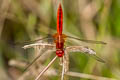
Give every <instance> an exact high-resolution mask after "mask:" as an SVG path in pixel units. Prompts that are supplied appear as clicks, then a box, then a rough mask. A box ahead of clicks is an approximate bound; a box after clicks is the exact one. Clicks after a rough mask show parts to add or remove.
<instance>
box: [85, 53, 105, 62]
mask: <svg viewBox="0 0 120 80" xmlns="http://www.w3.org/2000/svg"><path fill="white" fill-rule="evenodd" d="M86 55H88V56H90V57H92V58H94V59H95V60H97V61H99V62H102V63H105V61H104V60H103V59H101V58H100V57H98V56H97V55H96V54H86Z"/></svg>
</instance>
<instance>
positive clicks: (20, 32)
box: [0, 0, 120, 80]
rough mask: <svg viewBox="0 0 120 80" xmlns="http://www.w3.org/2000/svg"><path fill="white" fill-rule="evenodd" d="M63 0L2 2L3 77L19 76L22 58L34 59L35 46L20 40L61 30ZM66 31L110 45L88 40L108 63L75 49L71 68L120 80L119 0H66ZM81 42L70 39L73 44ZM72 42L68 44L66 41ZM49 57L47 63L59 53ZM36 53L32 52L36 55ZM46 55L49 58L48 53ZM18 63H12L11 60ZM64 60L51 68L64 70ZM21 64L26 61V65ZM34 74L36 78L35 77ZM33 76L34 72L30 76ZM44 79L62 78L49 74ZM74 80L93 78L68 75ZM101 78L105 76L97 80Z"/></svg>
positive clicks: (0, 63)
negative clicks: (58, 27)
mask: <svg viewBox="0 0 120 80" xmlns="http://www.w3.org/2000/svg"><path fill="white" fill-rule="evenodd" d="M58 2H59V1H58V0H0V80H17V79H18V78H19V77H21V76H22V74H23V73H22V71H23V69H24V68H25V66H24V67H21V66H19V65H20V64H21V63H22V62H31V61H32V60H33V57H32V56H33V55H34V54H35V53H34V51H33V49H27V50H24V49H22V46H23V45H24V44H22V45H21V44H20V45H19V44H18V45H16V44H15V43H16V42H20V43H22V42H24V41H30V40H35V39H37V38H42V37H44V36H48V35H47V34H54V33H55V32H56V13H57V7H58ZM62 8H63V13H64V14H63V17H64V20H63V21H64V23H63V25H64V28H63V33H65V34H67V35H70V36H74V37H78V38H84V39H91V40H100V41H104V42H106V43H107V45H99V44H97V45H94V44H84V45H88V46H89V47H91V48H93V49H94V50H95V51H96V52H97V55H98V56H99V57H101V58H102V59H104V60H105V62H106V64H104V63H100V62H98V61H96V60H94V59H92V58H90V57H88V56H86V55H82V54H79V53H70V71H73V72H78V73H83V74H90V75H97V76H101V77H105V78H107V80H110V78H112V79H116V80H120V1H119V0H63V1H62ZM70 44H72V45H82V43H81V42H79V41H75V40H73V41H71V42H70V43H69V44H68V45H70ZM66 46H67V44H66ZM53 54H54V55H51V56H50V57H47V59H45V60H44V61H43V62H42V63H41V64H42V65H43V66H46V65H47V64H48V63H49V61H50V60H51V59H52V58H53V56H55V53H53ZM31 55H32V56H31ZM44 58H46V57H44ZM11 60H15V61H19V63H18V64H16V66H15V65H10V61H11ZM58 64H59V61H56V63H55V64H53V65H52V68H53V69H54V68H55V69H58V70H59V65H58ZM21 65H22V64H21ZM32 75H33V77H32ZM28 77H31V78H29V79H24V80H34V78H35V77H36V76H34V73H32V74H31V75H29V76H28ZM45 77H46V79H44V80H58V78H59V74H58V75H57V76H54V75H53V76H50V75H46V76H45ZM69 80H92V79H89V78H87V76H86V77H72V76H71V77H69ZM97 80H101V79H97Z"/></svg>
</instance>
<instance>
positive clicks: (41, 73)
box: [35, 56, 57, 80]
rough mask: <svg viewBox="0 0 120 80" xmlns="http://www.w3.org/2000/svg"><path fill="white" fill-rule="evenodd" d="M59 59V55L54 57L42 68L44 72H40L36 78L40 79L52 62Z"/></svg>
mask: <svg viewBox="0 0 120 80" xmlns="http://www.w3.org/2000/svg"><path fill="white" fill-rule="evenodd" d="M56 59H57V56H55V57H54V58H53V60H52V61H51V62H50V63H49V64H48V65H47V66H46V67H45V68H44V69H43V70H42V72H40V74H39V75H38V76H37V77H36V79H35V80H38V79H39V78H40V77H41V76H42V75H43V73H44V72H45V71H46V70H47V69H48V68H49V67H50V66H51V64H53V62H54V61H55V60H56Z"/></svg>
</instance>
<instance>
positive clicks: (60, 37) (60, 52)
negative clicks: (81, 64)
mask: <svg viewBox="0 0 120 80" xmlns="http://www.w3.org/2000/svg"><path fill="white" fill-rule="evenodd" d="M52 38H53V40H54V43H55V47H56V51H55V52H56V57H55V58H54V59H53V60H52V61H51V62H50V63H49V64H48V66H47V67H45V68H44V69H43V71H41V72H40V74H39V76H38V77H37V78H36V79H35V80H38V79H39V78H40V76H41V75H43V73H44V72H45V71H46V70H47V69H48V68H49V67H50V65H51V64H52V63H53V62H54V61H55V60H56V58H57V57H59V58H63V57H64V55H65V46H64V43H65V42H66V38H71V39H76V40H79V41H83V42H87V43H94V44H103V45H105V44H106V43H105V42H102V41H93V40H85V39H79V38H76V37H72V36H68V35H66V34H63V9H62V5H61V3H59V5H58V9H57V33H55V34H54V35H53V36H52ZM44 39H48V37H45V38H42V39H38V40H35V41H40V40H44ZM34 45H36V44H34ZM37 45H40V44H37ZM44 45H47V44H44ZM30 46H33V45H27V46H24V48H27V47H30ZM48 46H50V45H48ZM66 50H67V51H71V52H77V51H78V52H83V53H88V54H89V55H92V57H93V58H95V59H96V60H97V61H100V62H103V63H104V60H102V59H101V58H99V57H97V56H96V55H95V51H94V50H92V49H90V48H88V47H84V46H73V47H67V48H66ZM40 56H41V55H39V56H38V57H36V58H35V59H34V60H33V61H32V63H31V64H30V65H29V66H28V67H27V68H26V69H28V68H29V67H30V66H31V65H32V64H33V63H34V62H35V61H36V60H37V59H38V58H39V57H40Z"/></svg>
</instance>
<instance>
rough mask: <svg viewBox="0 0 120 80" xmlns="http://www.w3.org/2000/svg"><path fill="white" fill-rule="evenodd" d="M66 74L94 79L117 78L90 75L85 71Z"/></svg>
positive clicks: (111, 79)
mask: <svg viewBox="0 0 120 80" xmlns="http://www.w3.org/2000/svg"><path fill="white" fill-rule="evenodd" d="M66 75H69V76H74V77H80V78H86V79H92V80H116V79H114V78H106V77H101V76H95V75H89V74H84V73H77V72H67V73H66Z"/></svg>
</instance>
